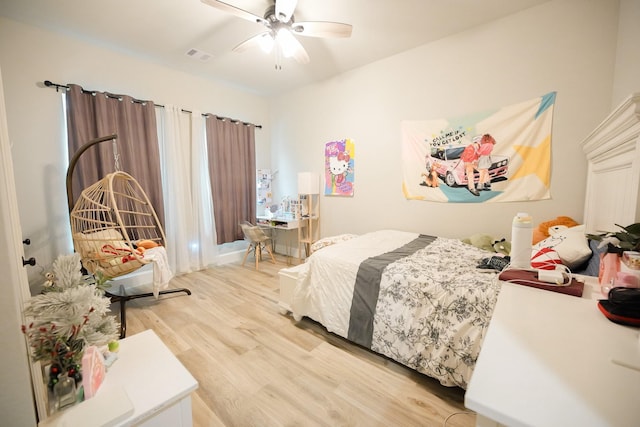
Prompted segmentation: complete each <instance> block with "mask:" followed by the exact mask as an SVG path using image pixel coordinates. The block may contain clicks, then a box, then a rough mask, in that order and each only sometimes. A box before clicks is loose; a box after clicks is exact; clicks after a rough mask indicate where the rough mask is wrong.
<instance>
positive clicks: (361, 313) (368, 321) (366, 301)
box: [347, 234, 436, 348]
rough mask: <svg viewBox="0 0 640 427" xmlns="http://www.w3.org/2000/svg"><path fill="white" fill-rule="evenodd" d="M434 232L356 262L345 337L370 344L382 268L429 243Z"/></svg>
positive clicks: (369, 346)
mask: <svg viewBox="0 0 640 427" xmlns="http://www.w3.org/2000/svg"><path fill="white" fill-rule="evenodd" d="M435 239H436V237H434V236H427V235H423V234H421V235H420V236H419V237H418V238H416V239H415V240H413V241H411V242H409V243H407V244H406V245H404V246H401V247H399V248H398V249H395V250H393V251H391V252H387V253H384V254H381V255H378V256H375V257H371V258H368V259H366V260H364V261H363V262H362V264H360V267H359V268H358V274H357V276H356V283H355V285H354V286H355V288H354V290H353V297H352V298H353V299H352V301H351V316H350V321H349V333H348V336H347V338H348V339H349V340H351V341H353V342H355V343H357V344H360V345H362V346H364V347H366V348H371V343H372V339H373V318H374V315H375V312H376V304H377V302H378V294H379V293H380V280H381V279H382V273H383V271H384V269H385V268H387V266H388V265H389V264H391V263H394V262H396V261H398V260H400V259H402V258H405V257H407V256H409V255H412V254H414V253H415V252H416V251H418V250H420V249H423V248H425V247H427V246H428V245H430V244H431V243H433V241H434V240H435Z"/></svg>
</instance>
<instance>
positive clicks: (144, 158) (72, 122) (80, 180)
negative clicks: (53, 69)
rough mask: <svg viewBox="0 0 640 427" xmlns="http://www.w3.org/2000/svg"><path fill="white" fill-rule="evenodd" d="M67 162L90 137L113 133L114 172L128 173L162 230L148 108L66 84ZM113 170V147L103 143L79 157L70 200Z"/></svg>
mask: <svg viewBox="0 0 640 427" xmlns="http://www.w3.org/2000/svg"><path fill="white" fill-rule="evenodd" d="M67 128H68V144H69V158H71V157H73V155H74V153H75V152H76V151H77V150H78V149H79V148H80V147H81V146H82V145H84V144H86V143H87V142H89V141H91V140H92V139H95V138H100V137H105V136H109V135H111V134H116V135H117V136H118V137H117V139H116V144H117V151H118V154H119V170H121V171H123V172H126V173H128V174H129V175H131V176H132V177H133V178H135V180H136V181H138V183H139V184H140V186H141V187H142V188H143V189H144V191H145V193H147V196H148V197H149V200H150V201H151V204H152V205H153V208H154V209H155V211H156V214H157V215H158V219H159V220H160V224H161V225H162V226H163V227H164V208H163V206H164V203H163V197H162V180H161V175H160V152H159V148H158V132H157V128H156V115H155V108H154V104H153V102H151V101H139V100H136V99H133V98H132V97H130V96H127V95H114V94H109V93H106V92H104V93H103V92H90V91H85V90H83V89H82V87H80V86H78V85H74V84H71V85H69V90H68V91H67ZM115 171H116V165H115V159H114V150H113V144H112V143H111V142H103V143H100V144H98V145H94V146H93V147H91V148H89V149H88V150H87V151H86V152H84V153H83V154H82V156H81V157H80V159H79V160H78V163H77V165H76V168H75V170H74V173H73V179H72V182H73V201H74V203H75V201H76V200H77V199H78V197H79V195H80V193H81V191H82V190H83V189H84V188H86V187H88V186H89V185H91V184H93V183H95V182H97V181H99V180H100V179H102V178H104V176H105V175H107V174H108V173H111V172H115Z"/></svg>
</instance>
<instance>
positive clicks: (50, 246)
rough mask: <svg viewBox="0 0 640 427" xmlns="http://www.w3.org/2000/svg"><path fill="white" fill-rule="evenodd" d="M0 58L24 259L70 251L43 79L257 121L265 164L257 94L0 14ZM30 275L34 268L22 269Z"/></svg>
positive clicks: (58, 153)
mask: <svg viewBox="0 0 640 427" xmlns="http://www.w3.org/2000/svg"><path fill="white" fill-rule="evenodd" d="M0 64H1V65H2V69H3V76H2V77H3V81H4V87H5V97H6V105H7V119H8V127H9V137H10V140H11V144H12V150H11V151H12V157H13V162H14V165H15V181H16V187H17V188H16V190H17V194H18V203H19V209H20V217H21V221H22V230H23V233H24V236H25V237H29V238H30V239H31V241H32V244H31V246H29V247H26V248H25V251H26V258H29V257H30V256H35V258H36V259H37V261H38V264H39V265H40V266H42V267H48V265H49V264H50V263H51V262H52V261H53V259H55V257H56V256H57V255H59V254H62V253H68V252H69V251H70V250H71V242H70V241H67V240H66V239H65V236H66V234H67V233H68V230H69V225H68V214H67V205H66V203H67V202H66V189H65V174H66V160H65V159H66V148H64V147H65V146H66V142H65V141H66V140H65V138H64V136H63V135H62V127H61V124H62V122H63V120H62V109H61V95H60V94H56V92H55V90H54V89H51V88H45V87H44V86H43V85H42V82H43V81H44V80H51V81H53V82H55V83H60V84H66V83H77V84H80V85H82V86H83V87H84V88H86V89H94V90H100V91H102V90H104V91H109V92H113V93H125V94H128V95H131V96H133V97H136V98H139V99H151V100H153V101H155V102H156V103H159V104H163V105H166V104H173V105H177V106H180V107H182V108H185V109H188V110H199V111H201V112H209V113H214V114H219V115H222V116H227V117H232V118H235V119H240V120H244V121H248V122H251V123H255V124H261V125H263V129H257V130H256V148H257V163H258V167H262V168H268V167H269V166H270V165H269V161H270V145H269V130H268V118H269V117H268V103H267V101H266V100H265V99H264V98H261V97H257V96H255V95H253V94H249V93H245V92H242V91H239V90H237V89H232V88H229V87H225V86H223V85H221V84H216V83H214V82H212V81H209V80H205V79H202V78H198V77H193V76H190V75H187V74H184V73H182V72H179V71H175V70H171V69H168V68H166V67H163V66H161V65H157V64H153V63H150V62H145V61H142V60H140V59H138V58H135V57H130V56H126V55H124V54H120V53H116V52H114V51H111V50H107V49H105V48H102V47H96V46H95V45H90V44H87V43H84V42H82V41H79V40H76V39H72V38H69V37H66V36H62V35H59V34H56V33H53V32H49V31H45V30H41V29H38V28H35V27H31V26H27V25H23V24H21V23H17V22H14V21H10V20H7V19H4V18H0ZM29 272H30V279H31V280H34V276H35V277H36V278H37V277H38V276H40V274H41V268H38V267H36V268H30V269H29Z"/></svg>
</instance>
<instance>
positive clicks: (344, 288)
mask: <svg viewBox="0 0 640 427" xmlns="http://www.w3.org/2000/svg"><path fill="white" fill-rule="evenodd" d="M424 237H425V236H420V235H418V234H416V233H408V232H402V231H393V230H381V231H377V232H373V233H368V234H365V235H362V236H359V237H357V238H354V239H351V240H348V241H345V242H342V243H339V244H335V245H331V246H327V247H325V248H323V249H321V250H319V251H317V252H314V253H313V255H311V256H310V257H309V259H308V260H307V262H306V263H305V264H304V268H303V269H302V271H301V272H300V273H299V275H298V282H297V286H296V290H295V293H294V298H293V302H292V311H293V314H294V316H307V317H310V318H311V319H314V320H316V321H318V322H319V323H321V324H322V325H324V326H325V327H326V328H327V330H328V331H330V332H333V333H335V334H337V335H340V336H342V337H345V338H348V339H351V340H353V341H354V342H357V343H358V344H361V345H364V346H365V347H368V348H370V349H371V350H373V351H375V352H377V353H380V354H383V355H385V356H388V357H390V358H392V359H394V360H396V361H398V362H400V363H402V364H404V365H406V366H408V367H410V368H413V369H415V370H417V371H418V372H421V373H423V374H426V375H428V376H430V377H433V378H436V379H437V380H439V381H440V383H442V384H443V385H446V386H459V387H462V388H465V389H466V387H467V384H468V382H469V379H470V378H471V373H472V372H473V368H474V366H475V362H476V359H477V358H478V354H479V352H480V345H481V343H482V339H483V338H484V333H485V331H486V328H487V326H488V324H489V321H490V319H491V314H492V312H493V307H494V305H495V302H496V299H497V296H498V292H499V282H498V280H497V277H496V276H497V273H495V272H493V270H489V271H487V270H480V269H477V268H476V266H477V265H478V264H479V263H480V260H481V259H482V258H487V257H489V256H491V253H490V252H486V251H483V250H481V249H478V248H475V247H473V246H470V245H467V244H465V243H462V242H461V241H460V240H456V239H448V238H442V237H437V238H435V237H434V238H430V239H427V240H425V242H426V243H424V244H423V243H422V241H421V240H420V239H422V238H424ZM416 242H417V243H416ZM401 247H402V248H407V247H409V248H411V251H412V252H411V253H410V254H407V255H405V254H402V255H398V256H396V258H397V259H394V258H393V257H391V258H389V257H388V256H387V255H388V254H389V253H391V254H394V253H396V255H397V251H398V248H401ZM400 253H402V251H400ZM372 259H373V260H377V259H387V260H389V259H390V260H392V261H390V262H388V263H387V264H386V265H385V266H384V267H381V268H380V270H379V271H378V274H379V278H380V280H379V283H371V282H372V280H367V283H366V284H363V280H362V277H367V278H368V277H369V276H367V275H365V276H363V270H367V269H370V268H369V267H366V268H365V266H366V265H368V263H369V262H370V261H371V260H372ZM373 269H374V270H375V267H374V268H373ZM363 286H365V287H364V288H363ZM371 286H372V287H373V288H371ZM371 289H373V291H372V290H371ZM367 293H372V294H375V301H373V304H371V301H369V302H366V301H365V303H363V300H366V299H367V297H366V295H365V297H362V294H367ZM367 316H369V317H370V318H369V319H368V322H369V326H368V327H367V326H366V325H365V326H363V327H361V325H360V323H366V321H365V322H363V321H362V318H363V317H365V318H366V317H367ZM356 318H358V319H360V320H358V323H356V320H355V319H356ZM354 331H356V332H354ZM363 331H364V332H363Z"/></svg>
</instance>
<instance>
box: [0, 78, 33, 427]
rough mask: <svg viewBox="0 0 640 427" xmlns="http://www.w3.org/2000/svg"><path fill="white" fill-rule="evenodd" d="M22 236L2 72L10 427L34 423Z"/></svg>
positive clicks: (1, 267) (3, 280)
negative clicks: (25, 327) (23, 327)
mask: <svg viewBox="0 0 640 427" xmlns="http://www.w3.org/2000/svg"><path fill="white" fill-rule="evenodd" d="M21 233H22V231H21V228H20V218H19V215H18V203H17V200H16V191H15V184H14V180H13V162H12V160H11V147H10V144H9V132H8V131H7V117H6V109H5V104H4V91H3V89H2V73H0V287H1V289H2V290H1V293H0V322H2V327H0V342H2V347H3V348H2V350H1V351H2V356H1V357H0V384H2V387H1V388H0V420H2V425H7V426H35V425H36V409H35V405H34V399H33V391H32V387H31V384H32V382H31V363H30V361H29V356H28V353H27V346H26V340H25V339H24V336H23V334H22V332H21V329H20V328H21V325H22V323H23V318H22V309H21V308H22V306H23V303H24V301H25V300H27V299H28V298H29V297H30V293H29V283H28V280H27V273H26V271H25V269H24V266H23V265H22V256H23V254H24V251H23V249H22V236H21ZM36 374H37V375H36V376H39V378H40V382H42V376H41V375H39V373H36ZM41 389H42V387H40V392H41V391H42V390H41Z"/></svg>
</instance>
